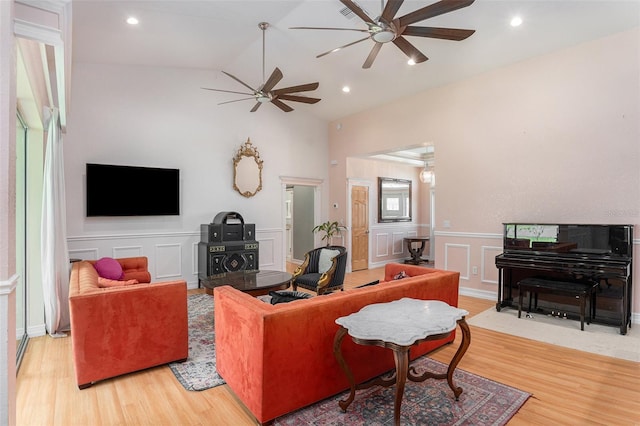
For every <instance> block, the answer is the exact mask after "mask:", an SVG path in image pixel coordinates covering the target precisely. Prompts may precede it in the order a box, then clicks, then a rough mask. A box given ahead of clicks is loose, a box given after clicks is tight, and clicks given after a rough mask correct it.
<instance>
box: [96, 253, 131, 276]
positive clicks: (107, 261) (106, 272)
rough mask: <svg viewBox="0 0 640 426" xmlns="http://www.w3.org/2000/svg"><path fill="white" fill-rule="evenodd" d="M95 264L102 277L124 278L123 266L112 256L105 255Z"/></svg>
mask: <svg viewBox="0 0 640 426" xmlns="http://www.w3.org/2000/svg"><path fill="white" fill-rule="evenodd" d="M93 266H94V267H95V268H96V271H98V275H99V276H101V277H102V278H108V279H110V280H121V279H122V278H124V271H123V270H122V266H121V265H120V264H119V263H118V261H117V260H115V259H114V258H112V257H103V258H102V259H100V260H98V261H97V262H96V263H95V264H94V265H93Z"/></svg>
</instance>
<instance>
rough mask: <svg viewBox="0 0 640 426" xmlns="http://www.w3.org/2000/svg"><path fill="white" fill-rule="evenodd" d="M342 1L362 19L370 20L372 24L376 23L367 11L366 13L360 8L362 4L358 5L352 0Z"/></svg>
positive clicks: (341, 0) (341, 1)
mask: <svg viewBox="0 0 640 426" xmlns="http://www.w3.org/2000/svg"><path fill="white" fill-rule="evenodd" d="M340 3H342V4H344V5H345V6H347V8H348V9H349V10H350V11H352V12H353V13H355V14H356V15H358V17H359V18H360V19H362V20H363V21H364V22H368V23H370V24H375V21H374V20H373V19H371V18H369V16H368V15H367V14H366V13H364V10H362V9H360V6H358V5H357V4H355V3H354V2H352V1H351V0H340Z"/></svg>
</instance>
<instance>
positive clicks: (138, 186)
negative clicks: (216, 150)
mask: <svg viewBox="0 0 640 426" xmlns="http://www.w3.org/2000/svg"><path fill="white" fill-rule="evenodd" d="M179 214H180V170H178V169H161V168H155V167H133V166H116V165H110V164H91V163H87V217H91V216H163V215H179Z"/></svg>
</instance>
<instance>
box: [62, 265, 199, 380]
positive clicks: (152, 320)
mask: <svg viewBox="0 0 640 426" xmlns="http://www.w3.org/2000/svg"><path fill="white" fill-rule="evenodd" d="M134 259H137V260H134ZM120 260H122V261H124V262H123V263H124V265H129V266H130V265H131V264H134V265H138V267H139V266H140V265H142V264H144V265H146V261H147V260H146V258H129V260H127V259H120ZM121 264H122V263H121ZM136 268H137V267H134V268H133V269H136ZM127 270H129V272H125V278H126V279H132V278H135V279H138V280H140V279H141V278H142V279H144V276H145V272H146V275H148V274H149V273H148V271H140V270H137V271H136V270H131V268H128V267H127V266H125V271H127ZM127 274H129V275H127ZM69 312H70V319H71V345H72V349H73V363H74V367H75V373H76V383H77V384H78V387H79V388H80V389H84V388H87V387H89V386H91V384H92V383H93V382H96V381H99V380H103V379H107V378H111V377H115V376H119V375H122V374H126V373H131V372H133V371H138V370H142V369H145V368H149V367H154V366H157V365H162V364H167V363H169V362H173V361H183V360H186V359H187V357H188V355H189V341H188V336H189V331H188V320H187V283H186V281H184V280H178V281H167V282H157V283H148V282H147V283H140V284H134V285H127V286H120V287H109V288H101V287H99V285H98V272H97V271H96V269H95V268H94V267H93V265H92V262H90V261H80V262H75V263H74V264H73V266H72V269H71V278H70V280H69Z"/></svg>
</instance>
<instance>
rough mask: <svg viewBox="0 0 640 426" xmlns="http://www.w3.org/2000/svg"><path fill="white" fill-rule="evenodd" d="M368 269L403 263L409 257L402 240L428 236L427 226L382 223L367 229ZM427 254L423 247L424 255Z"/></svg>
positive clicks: (409, 223)
mask: <svg viewBox="0 0 640 426" xmlns="http://www.w3.org/2000/svg"><path fill="white" fill-rule="evenodd" d="M369 232H370V237H369V243H370V244H371V245H372V247H370V248H369V253H370V254H371V258H370V259H369V268H371V269H373V268H379V267H382V266H384V265H385V264H387V263H391V262H399V263H402V262H404V260H405V259H408V258H409V257H410V255H409V250H407V245H406V243H405V242H404V238H407V237H416V236H418V235H429V226H428V225H420V224H415V223H411V222H407V223H404V222H398V223H382V224H375V225H372V226H370V227H369ZM427 253H428V250H427V248H426V247H425V255H426V254H427Z"/></svg>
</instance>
